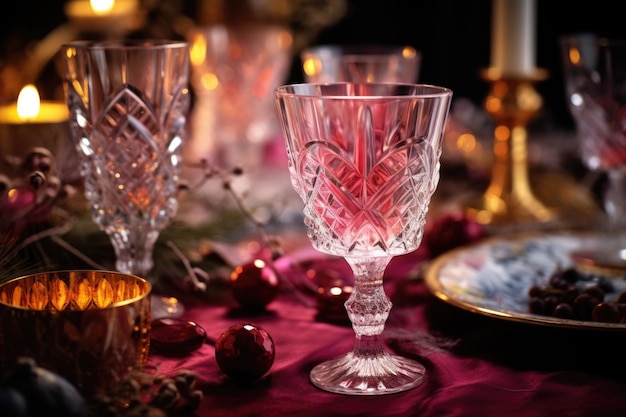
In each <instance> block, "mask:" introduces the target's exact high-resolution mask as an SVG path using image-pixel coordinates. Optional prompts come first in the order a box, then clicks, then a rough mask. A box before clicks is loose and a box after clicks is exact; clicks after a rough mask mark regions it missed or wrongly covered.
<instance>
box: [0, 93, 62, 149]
mask: <svg viewBox="0 0 626 417" xmlns="http://www.w3.org/2000/svg"><path fill="white" fill-rule="evenodd" d="M68 118H69V111H68V109H67V104H66V103H62V102H54V101H41V99H40V97H39V92H38V91H37V88H36V87H35V86H34V85H27V86H25V87H24V88H22V90H21V91H20V94H19V96H18V98H17V101H16V102H14V103H11V104H7V105H4V106H2V107H0V155H2V156H4V155H8V154H11V155H15V156H24V155H25V153H26V152H28V150H29V149H31V148H33V147H36V146H43V147H45V148H47V149H49V150H50V151H54V150H56V149H57V148H58V147H59V141H61V140H63V141H65V139H67V138H68V137H69V123H68Z"/></svg>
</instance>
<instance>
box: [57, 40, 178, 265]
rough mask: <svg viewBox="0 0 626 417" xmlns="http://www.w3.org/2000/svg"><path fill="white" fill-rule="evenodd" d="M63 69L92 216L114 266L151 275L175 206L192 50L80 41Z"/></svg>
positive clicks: (65, 55)
mask: <svg viewBox="0 0 626 417" xmlns="http://www.w3.org/2000/svg"><path fill="white" fill-rule="evenodd" d="M61 65H62V68H63V74H64V79H65V87H66V95H67V104H68V108H69V111H70V126H71V130H72V134H73V137H74V140H75V144H76V146H77V148H78V151H79V154H80V156H81V174H82V175H83V176H84V183H85V195H86V197H87V200H88V201H89V203H90V207H91V214H92V218H93V220H94V222H95V223H96V224H97V225H98V226H99V227H100V228H101V229H102V230H104V231H105V232H106V233H107V234H108V235H109V237H110V239H111V242H112V244H113V247H114V249H115V255H116V263H115V267H116V269H117V270H118V271H119V272H124V273H131V274H135V275H140V276H146V275H147V274H148V273H149V272H150V271H151V269H152V268H153V264H154V262H153V249H154V245H155V243H156V240H157V238H158V236H159V233H160V231H161V230H162V229H163V228H165V227H166V226H167V225H168V224H169V223H170V222H171V220H172V218H173V216H174V215H175V214H176V211H177V209H178V200H177V192H178V186H179V180H180V178H179V171H180V164H181V152H182V149H181V146H182V145H183V141H184V138H185V121H186V114H187V111H188V109H189V105H190V97H189V90H188V77H189V76H188V74H189V48H188V45H187V43H185V42H176V41H157V40H129V41H122V42H97V41H76V42H72V43H69V44H66V45H63V46H62V48H61Z"/></svg>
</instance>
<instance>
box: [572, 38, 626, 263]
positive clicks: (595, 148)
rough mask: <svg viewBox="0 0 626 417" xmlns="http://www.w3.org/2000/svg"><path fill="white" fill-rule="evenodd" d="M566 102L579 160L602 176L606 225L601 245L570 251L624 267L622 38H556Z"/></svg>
mask: <svg viewBox="0 0 626 417" xmlns="http://www.w3.org/2000/svg"><path fill="white" fill-rule="evenodd" d="M560 42H561V51H562V56H563V71H564V81H565V90H566V94H567V102H568V106H569V109H570V112H571V114H572V116H573V119H574V121H575V123H576V128H577V133H578V137H579V144H580V154H581V157H582V161H583V163H584V164H585V165H586V166H587V168H588V169H590V170H591V171H595V172H598V173H601V174H604V175H606V179H607V184H606V188H605V190H604V194H603V204H604V210H605V212H606V214H607V218H608V226H609V227H608V228H607V230H605V233H604V234H603V242H604V243H603V244H602V245H601V247H598V246H597V245H594V248H583V249H582V250H581V251H579V252H577V253H575V254H574V257H575V258H576V259H577V260H579V261H582V262H585V263H588V264H593V265H596V266H600V267H610V268H620V269H624V268H626V233H625V231H626V216H625V214H626V40H617V39H606V38H599V37H597V36H595V35H593V34H572V35H566V36H562V37H561V40H560Z"/></svg>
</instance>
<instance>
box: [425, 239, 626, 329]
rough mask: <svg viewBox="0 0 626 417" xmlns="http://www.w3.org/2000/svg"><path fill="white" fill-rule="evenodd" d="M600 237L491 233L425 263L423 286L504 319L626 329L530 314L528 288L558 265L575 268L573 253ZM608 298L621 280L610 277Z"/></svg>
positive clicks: (624, 285) (456, 303)
mask: <svg viewBox="0 0 626 417" xmlns="http://www.w3.org/2000/svg"><path fill="white" fill-rule="evenodd" d="M600 239H602V236H594V235H588V234H575V233H563V234H558V233H556V234H530V235H527V234H525V235H518V236H514V237H493V238H489V239H486V240H484V241H481V242H479V243H476V244H473V245H470V246H466V247H462V248H459V249H456V250H453V251H450V252H448V253H446V254H444V255H441V256H440V257H438V258H436V259H435V260H434V261H433V262H432V264H431V265H430V266H429V267H428V268H427V270H426V275H425V282H426V286H427V288H428V289H429V290H430V291H431V292H432V293H433V294H434V295H435V296H436V297H437V298H439V299H441V300H443V301H444V302H446V303H448V304H451V305H454V306H456V307H459V308H461V309H464V310H467V311H470V312H473V313H477V314H481V315H485V316H490V317H495V318H498V319H503V320H510V321H515V322H523V323H529V324H537V325H545V326H558V327H567V328H577V329H604V330H626V323H605V322H594V321H587V320H574V319H564V318H558V317H552V316H547V315H539V314H532V313H530V312H529V295H528V291H529V289H530V288H531V286H533V285H545V284H546V283H547V282H548V279H549V278H550V276H551V275H552V274H553V273H554V272H556V271H557V270H558V269H559V268H560V269H565V268H569V267H577V264H576V263H575V259H574V257H573V256H572V254H574V253H576V252H577V251H580V250H582V249H585V248H588V247H593V246H594V245H596V243H597V242H598V241H599V240H600ZM613 278H614V279H613V281H612V282H613V283H614V286H615V290H614V291H612V292H611V293H608V294H607V295H606V301H613V300H614V299H615V298H616V297H617V296H618V295H619V294H620V293H621V292H622V291H625V290H626V280H624V279H619V278H615V276H613Z"/></svg>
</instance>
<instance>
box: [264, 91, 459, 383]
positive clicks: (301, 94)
mask: <svg viewBox="0 0 626 417" xmlns="http://www.w3.org/2000/svg"><path fill="white" fill-rule="evenodd" d="M451 97H452V92H451V91H450V90H449V89H446V88H443V87H437V86H428V85H418V84H399V83H330V84H311V83H305V84H296V85H285V86H281V87H279V88H278V89H277V90H276V99H277V106H278V111H279V116H280V119H281V122H282V126H283V131H284V136H285V141H286V148H287V155H288V164H289V172H290V176H291V182H292V185H293V188H294V189H295V191H296V192H297V193H298V195H299V196H300V197H301V198H302V201H303V202H304V210H303V212H304V219H305V223H306V225H307V229H308V232H307V235H308V237H309V239H310V240H311V242H312V244H313V246H314V247H315V248H316V249H317V250H319V251H320V252H323V253H327V254H330V255H336V256H342V257H344V258H345V259H346V261H347V262H348V264H349V265H350V267H351V268H352V271H353V273H354V290H353V292H352V294H351V296H350V298H349V299H348V300H347V301H346V303H345V307H346V310H347V312H348V316H349V318H350V321H351V322H352V327H353V329H354V332H355V344H354V348H353V350H352V351H351V352H349V353H347V354H345V355H343V356H341V357H339V358H335V359H330V360H328V361H326V362H323V363H321V364H319V365H317V366H316V367H315V368H314V369H312V371H311V373H310V379H311V382H312V383H313V384H314V385H315V386H317V387H319V388H321V389H323V390H327V391H330V392H335V393H341V394H352V395H377V394H387V393H394V392H400V391H404V390H407V389H410V388H413V387H416V386H418V385H420V384H421V383H422V382H423V377H424V371H425V368H424V366H423V365H422V364H420V363H419V362H417V361H415V360H412V359H409V358H405V357H401V356H397V355H394V354H391V353H389V352H387V351H386V350H385V347H384V343H383V340H382V338H381V333H382V332H383V330H384V327H385V322H386V320H387V318H388V316H389V313H390V311H391V307H392V305H391V301H390V300H389V298H388V297H387V295H386V294H385V291H384V288H383V275H384V272H385V269H386V267H387V265H388V264H389V262H390V261H391V259H392V257H394V256H397V255H401V254H406V253H409V252H411V251H414V250H415V249H417V247H418V246H419V244H420V242H421V240H422V236H423V231H424V224H425V221H426V213H427V211H428V205H429V203H430V198H431V196H432V194H433V193H434V192H435V190H436V187H437V184H438V182H439V159H440V156H441V149H442V148H441V144H442V137H443V133H444V130H445V123H446V119H447V115H448V112H449V106H450V101H451Z"/></svg>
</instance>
